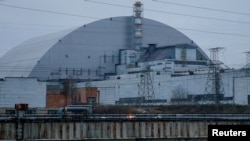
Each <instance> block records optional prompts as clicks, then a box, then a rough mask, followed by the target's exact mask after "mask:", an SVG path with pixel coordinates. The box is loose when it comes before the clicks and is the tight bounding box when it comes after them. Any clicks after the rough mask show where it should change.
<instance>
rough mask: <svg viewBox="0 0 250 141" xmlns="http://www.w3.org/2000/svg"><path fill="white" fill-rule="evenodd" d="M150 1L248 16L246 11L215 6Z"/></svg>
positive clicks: (158, 0) (157, 0) (160, 0)
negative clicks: (222, 8) (216, 7)
mask: <svg viewBox="0 0 250 141" xmlns="http://www.w3.org/2000/svg"><path fill="white" fill-rule="evenodd" d="M152 1H154V2H159V3H166V4H171V5H178V6H184V7H191V8H197V9H203V10H210V11H217V12H224V13H231V14H238V15H246V16H250V14H248V13H241V12H235V11H228V10H221V9H215V8H208V7H201V6H194V5H187V4H180V3H174V2H167V1H162V0H152Z"/></svg>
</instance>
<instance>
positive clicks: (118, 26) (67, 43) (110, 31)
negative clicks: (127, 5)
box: [0, 16, 206, 79]
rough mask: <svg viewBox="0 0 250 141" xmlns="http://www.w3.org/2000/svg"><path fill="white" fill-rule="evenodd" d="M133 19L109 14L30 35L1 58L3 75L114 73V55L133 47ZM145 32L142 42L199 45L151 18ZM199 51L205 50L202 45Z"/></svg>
mask: <svg viewBox="0 0 250 141" xmlns="http://www.w3.org/2000/svg"><path fill="white" fill-rule="evenodd" d="M133 20H134V18H133V17H131V16H125V17H115V18H107V19H103V20H99V21H96V22H93V23H90V24H87V25H83V26H81V27H77V28H74V29H69V30H65V31H61V32H58V33H54V34H49V35H45V36H42V37H38V38H34V39H30V40H28V41H26V42H24V43H22V44H20V45H18V46H17V47H15V48H13V49H12V50H10V51H9V52H8V53H7V54H5V55H4V56H3V57H2V58H1V59H0V70H1V72H0V77H22V76H23V77H38V78H41V79H47V78H49V77H52V75H53V74H56V73H57V74H58V76H57V77H63V76H62V75H61V74H60V73H61V71H62V70H64V73H65V74H64V75H68V73H69V71H70V69H71V71H72V72H74V73H75V71H76V70H78V74H79V75H82V72H84V71H87V72H88V77H89V76H90V73H91V72H94V73H92V75H93V76H92V77H96V75H98V73H101V74H103V73H114V71H115V70H114V64H116V63H118V62H117V60H115V61H114V58H116V57H117V55H118V54H119V50H120V49H132V48H133V47H134V22H133ZM142 33H143V38H142V42H143V45H142V46H148V44H150V43H156V44H157V46H168V45H176V44H192V45H195V46H197V45H196V44H195V43H193V41H192V40H191V39H189V38H188V37H187V36H185V35H184V34H182V33H181V32H179V31H177V30H176V29H174V28H172V27H170V26H168V25H165V24H163V23H160V22H157V21H154V20H151V19H146V18H144V19H143V31H142ZM199 49H200V48H199ZM200 51H201V52H202V50H201V49H200ZM202 53H203V52H202ZM104 56H105V59H104ZM204 56H206V55H205V53H204ZM106 57H112V58H113V59H112V62H109V63H107V62H106ZM100 60H102V61H103V62H101V61H100ZM100 63H102V64H100ZM79 71H80V73H79ZM73 75H74V74H73ZM84 77H87V76H84Z"/></svg>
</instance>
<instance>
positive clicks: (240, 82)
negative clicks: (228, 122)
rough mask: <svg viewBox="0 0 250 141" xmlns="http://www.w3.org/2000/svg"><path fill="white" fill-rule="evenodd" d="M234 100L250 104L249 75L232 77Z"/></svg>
mask: <svg viewBox="0 0 250 141" xmlns="http://www.w3.org/2000/svg"><path fill="white" fill-rule="evenodd" d="M234 83H235V87H234V92H235V93H234V96H235V99H234V102H235V103H241V104H244V105H247V104H250V101H249V100H250V99H248V97H249V96H250V77H235V78H234Z"/></svg>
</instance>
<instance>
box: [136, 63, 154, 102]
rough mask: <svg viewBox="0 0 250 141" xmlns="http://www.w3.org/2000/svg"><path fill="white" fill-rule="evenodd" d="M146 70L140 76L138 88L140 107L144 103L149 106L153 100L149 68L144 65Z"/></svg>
mask: <svg viewBox="0 0 250 141" xmlns="http://www.w3.org/2000/svg"><path fill="white" fill-rule="evenodd" d="M145 66H146V68H145V70H143V71H142V73H141V74H140V84H139V86H138V87H139V88H138V105H141V104H143V103H145V102H147V104H149V102H152V100H154V99H155V93H154V87H153V79H152V76H151V73H150V68H149V65H147V63H146V64H145Z"/></svg>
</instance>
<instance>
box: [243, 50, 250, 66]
mask: <svg viewBox="0 0 250 141" xmlns="http://www.w3.org/2000/svg"><path fill="white" fill-rule="evenodd" d="M244 53H245V54H246V56H247V59H246V68H250V51H247V52H244Z"/></svg>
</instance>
